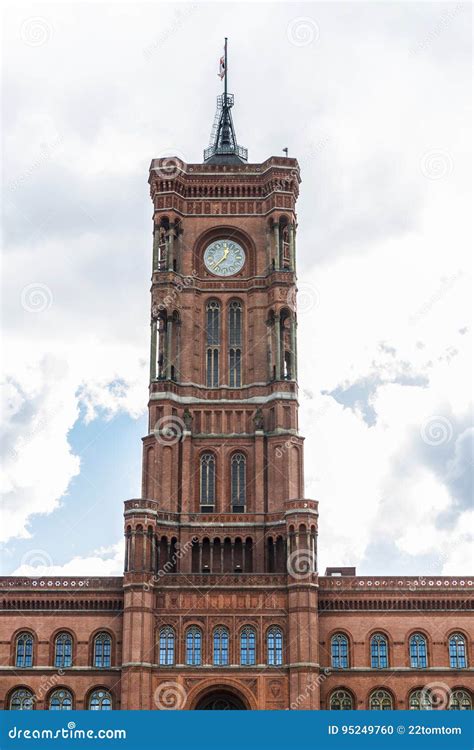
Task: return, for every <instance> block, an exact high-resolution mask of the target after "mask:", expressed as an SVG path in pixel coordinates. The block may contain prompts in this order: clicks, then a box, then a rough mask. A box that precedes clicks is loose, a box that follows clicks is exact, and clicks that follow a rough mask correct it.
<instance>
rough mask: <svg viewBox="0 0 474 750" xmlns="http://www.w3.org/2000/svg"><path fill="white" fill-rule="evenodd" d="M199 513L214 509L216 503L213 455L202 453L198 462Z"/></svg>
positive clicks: (214, 460)
mask: <svg viewBox="0 0 474 750" xmlns="http://www.w3.org/2000/svg"><path fill="white" fill-rule="evenodd" d="M200 489H201V511H202V512H203V513H206V512H208V511H212V510H213V509H214V504H215V502H216V459H215V458H214V454H213V453H203V454H202V456H201V461H200Z"/></svg>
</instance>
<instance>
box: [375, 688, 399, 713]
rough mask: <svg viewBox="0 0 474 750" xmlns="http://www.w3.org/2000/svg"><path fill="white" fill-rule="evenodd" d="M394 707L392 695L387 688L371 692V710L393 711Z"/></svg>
mask: <svg viewBox="0 0 474 750" xmlns="http://www.w3.org/2000/svg"><path fill="white" fill-rule="evenodd" d="M392 708H393V701H392V696H391V695H390V693H388V692H387V690H374V692H373V693H371V694H370V698H369V710H370V711H391V710H392Z"/></svg>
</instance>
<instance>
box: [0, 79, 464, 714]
mask: <svg viewBox="0 0 474 750" xmlns="http://www.w3.org/2000/svg"><path fill="white" fill-rule="evenodd" d="M232 104H233V99H232V97H231V95H228V94H227V91H225V93H224V95H223V96H222V97H219V100H218V111H217V116H216V122H215V127H214V131H213V136H212V142H211V146H210V147H209V149H207V150H206V152H205V158H204V161H203V163H200V164H186V163H184V162H182V161H181V160H180V159H178V158H167V159H154V160H153V161H152V163H151V167H150V175H149V184H150V192H151V198H152V201H153V209H154V213H153V267H152V285H151V320H150V329H151V353H150V387H149V403H148V410H149V422H148V434H147V435H146V436H145V437H144V438H143V472H142V476H143V479H142V491H141V497H140V498H138V499H132V500H127V501H126V502H125V514H124V515H125V564H124V574H123V577H117V578H92V579H84V580H82V579H78V578H38V579H25V578H6V579H1V580H0V586H1V590H0V608H1V609H0V613H1V614H0V708H4V709H15V708H23V709H27V708H36V709H54V710H58V709H69V708H77V709H86V708H92V709H97V710H98V709H102V710H106V709H110V708H113V709H144V710H146V709H169V708H171V709H188V708H189V709H194V708H198V709H226V708H230V709H287V708H290V709H329V708H331V709H334V710H338V709H362V708H373V709H385V708H395V709H403V708H413V709H421V708H433V707H441V708H443V707H450V708H453V709H458V708H460V709H465V708H472V690H473V678H472V675H473V670H472V667H471V664H472V659H473V655H472V616H471V612H472V602H473V598H472V595H473V580H472V579H469V578H453V577H446V576H444V577H432V578H429V577H428V578H407V577H399V578H396V577H357V576H356V575H355V571H354V570H353V569H350V568H349V569H330V570H328V571H326V575H324V576H320V575H318V572H317V570H318V569H317V533H318V531H317V530H318V503H317V502H316V501H315V500H311V499H307V498H305V497H304V479H303V438H302V436H301V435H300V433H299V430H298V387H297V356H296V252H295V248H296V242H295V239H296V227H297V222H296V213H295V205H296V201H297V198H298V192H299V184H300V172H299V167H298V163H297V161H296V160H295V159H292V158H288V157H271V158H269V159H267V160H266V161H264V162H263V163H260V164H252V163H248V162H247V155H246V151H245V149H243V148H242V147H240V146H238V144H237V142H236V140H235V133H234V129H233V124H232V118H231V106H232Z"/></svg>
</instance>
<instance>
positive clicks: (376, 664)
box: [370, 633, 388, 669]
mask: <svg viewBox="0 0 474 750" xmlns="http://www.w3.org/2000/svg"><path fill="white" fill-rule="evenodd" d="M370 666H371V667H372V669H386V668H387V667H388V643H387V639H386V637H385V636H384V635H382V633H375V634H374V635H373V636H372V638H371V639H370Z"/></svg>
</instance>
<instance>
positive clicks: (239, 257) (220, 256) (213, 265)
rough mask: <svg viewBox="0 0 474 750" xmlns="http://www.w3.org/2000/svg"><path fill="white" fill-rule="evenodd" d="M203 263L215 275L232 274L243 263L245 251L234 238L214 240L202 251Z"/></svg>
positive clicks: (236, 271) (237, 270) (240, 267)
mask: <svg viewBox="0 0 474 750" xmlns="http://www.w3.org/2000/svg"><path fill="white" fill-rule="evenodd" d="M204 263H205V266H206V268H207V270H208V271H210V272H211V273H213V274H215V275H216V276H233V275H234V274H235V273H238V272H239V271H240V270H241V269H242V268H243V265H244V263H245V251H244V249H243V247H241V246H240V245H239V244H238V243H237V242H234V240H216V241H215V242H211V244H210V245H208V246H207V247H206V249H205V251H204Z"/></svg>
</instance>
